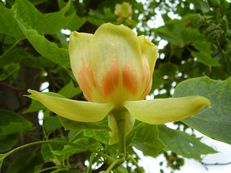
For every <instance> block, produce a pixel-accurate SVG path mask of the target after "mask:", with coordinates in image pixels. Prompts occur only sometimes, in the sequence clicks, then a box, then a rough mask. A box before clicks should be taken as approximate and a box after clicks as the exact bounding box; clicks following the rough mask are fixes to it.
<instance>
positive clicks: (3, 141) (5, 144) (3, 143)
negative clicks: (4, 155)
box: [0, 135, 18, 152]
mask: <svg viewBox="0 0 231 173" xmlns="http://www.w3.org/2000/svg"><path fill="white" fill-rule="evenodd" d="M17 141H18V137H17V135H7V136H0V152H6V151H8V150H10V149H11V148H12V147H13V146H15V145H16V143H17Z"/></svg>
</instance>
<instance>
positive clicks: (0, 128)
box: [0, 109, 32, 136]
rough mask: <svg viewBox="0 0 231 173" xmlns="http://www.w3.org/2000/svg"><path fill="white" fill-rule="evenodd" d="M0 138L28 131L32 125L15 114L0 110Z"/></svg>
mask: <svg viewBox="0 0 231 173" xmlns="http://www.w3.org/2000/svg"><path fill="white" fill-rule="evenodd" d="M0 117H1V121H0V136H6V135H12V134H18V133H21V132H24V131H26V130H30V129H31V127H32V123H31V122H30V121H28V120H26V119H24V118H23V117H22V116H19V115H18V114H16V113H15V112H11V111H8V110H4V109H0Z"/></svg>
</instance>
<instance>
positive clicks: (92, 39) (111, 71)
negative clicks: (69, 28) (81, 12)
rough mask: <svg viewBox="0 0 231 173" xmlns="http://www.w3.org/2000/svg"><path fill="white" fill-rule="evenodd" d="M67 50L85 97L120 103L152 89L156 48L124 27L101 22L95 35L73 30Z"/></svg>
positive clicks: (141, 95) (98, 100)
mask: <svg viewBox="0 0 231 173" xmlns="http://www.w3.org/2000/svg"><path fill="white" fill-rule="evenodd" d="M69 54H70V59H71V67H72V70H73V72H74V76H75V77H76V79H77V82H78V84H79V86H80V88H81V89H82V91H83V93H84V96H85V97H86V98H87V100H88V101H93V102H111V103H114V104H115V105H122V104H123V102H124V101H127V100H141V99H144V97H145V96H146V95H147V94H148V93H149V91H150V89H151V84H152V73H153V70H154V65H155V62H156V59H157V48H156V46H155V45H154V44H152V43H151V42H150V41H148V40H147V39H146V38H145V37H144V36H140V37H137V36H136V35H135V34H134V33H133V32H132V31H131V30H130V29H129V28H127V27H124V26H116V25H112V24H104V25H102V26H101V27H100V28H99V29H98V30H97V31H96V32H95V34H94V35H92V34H86V33H78V32H73V33H72V34H71V37H70V46H69Z"/></svg>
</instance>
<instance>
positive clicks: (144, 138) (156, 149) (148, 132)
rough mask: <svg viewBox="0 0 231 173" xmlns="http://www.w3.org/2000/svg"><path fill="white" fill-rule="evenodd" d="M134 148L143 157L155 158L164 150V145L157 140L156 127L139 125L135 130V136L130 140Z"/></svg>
mask: <svg viewBox="0 0 231 173" xmlns="http://www.w3.org/2000/svg"><path fill="white" fill-rule="evenodd" d="M132 144H133V146H134V147H136V148H137V149H139V150H140V151H142V152H143V154H144V155H147V156H152V157H156V156H157V155H158V154H159V153H160V151H161V150H162V149H163V148H164V143H163V142H162V141H161V139H160V138H159V133H158V128H157V126H153V125H148V124H144V123H140V124H139V125H138V126H137V127H136V128H135V136H134V138H133V140H132Z"/></svg>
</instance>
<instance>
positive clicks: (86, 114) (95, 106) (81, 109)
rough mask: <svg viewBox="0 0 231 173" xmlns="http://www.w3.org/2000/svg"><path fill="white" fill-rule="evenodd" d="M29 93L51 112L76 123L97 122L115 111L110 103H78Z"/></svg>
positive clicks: (43, 94) (40, 93)
mask: <svg viewBox="0 0 231 173" xmlns="http://www.w3.org/2000/svg"><path fill="white" fill-rule="evenodd" d="M28 92H29V93H31V95H32V97H33V98H35V99H36V100H37V101H39V102H40V103H42V104H43V105H44V106H45V107H47V108H48V109H49V110H50V111H52V112H54V113H56V114H57V115H59V116H61V117H64V118H67V119H70V120H74V121H80V122H97V121H100V120H102V119H103V118H104V117H105V116H106V115H107V114H108V113H109V112H110V111H111V110H112V109H113V105H112V104H110V103H93V102H84V101H76V100H71V99H67V98H64V97H59V96H55V95H54V96H53V95H50V94H47V93H44V92H37V91H34V90H28Z"/></svg>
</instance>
